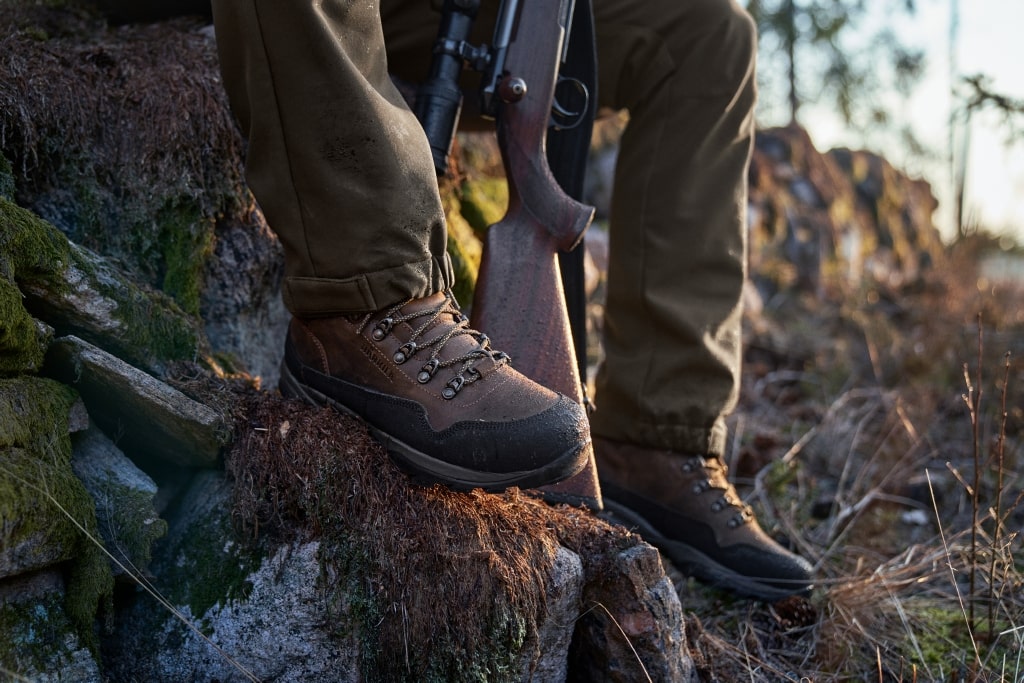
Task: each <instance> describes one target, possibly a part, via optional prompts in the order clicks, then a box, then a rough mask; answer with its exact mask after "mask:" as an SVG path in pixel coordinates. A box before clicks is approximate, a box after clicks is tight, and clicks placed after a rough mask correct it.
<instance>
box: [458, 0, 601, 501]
mask: <svg viewBox="0 0 1024 683" xmlns="http://www.w3.org/2000/svg"><path fill="white" fill-rule="evenodd" d="M548 2H549V0H546V1H545V3H544V4H545V7H544V9H545V10H548V11H537V10H538V9H539V8H537V9H534V8H532V7H530V5H531V3H529V2H526V1H525V0H523V1H522V2H520V3H519V4H518V7H517V9H518V16H517V17H515V23H514V35H513V39H512V42H511V43H510V45H509V48H508V51H507V53H506V55H505V63H504V75H503V77H502V81H501V83H500V85H499V94H500V96H501V98H502V102H501V104H500V105H499V109H498V112H497V130H498V143H499V146H500V148H501V151H502V159H503V162H504V166H505V174H506V178H507V181H508V185H509V206H508V211H507V213H506V215H505V217H504V218H503V219H502V220H501V221H500V222H498V223H496V224H495V225H492V226H491V227H490V228H488V230H487V237H486V241H485V244H484V252H483V258H482V260H481V264H480V273H479V277H478V279H477V285H476V291H475V295H474V298H473V307H472V317H473V326H474V327H476V328H477V329H480V330H483V331H485V332H486V333H487V334H488V335H489V336H490V337H491V338H492V339H494V342H495V346H496V348H499V349H502V350H504V351H506V352H507V353H508V354H509V355H510V356H511V357H512V364H513V366H514V367H515V368H516V369H517V370H519V371H520V372H522V373H523V374H524V375H526V376H527V377H530V378H531V379H533V380H534V381H536V382H539V383H540V384H543V385H544V386H546V387H548V388H549V389H552V390H554V391H558V392H560V393H562V394H565V395H566V396H569V397H570V398H573V399H574V400H576V401H577V402H578V403H583V391H582V386H581V379H580V373H579V370H578V366H577V363H576V355H575V349H574V345H573V339H572V331H571V329H570V325H569V319H568V315H567V313H566V303H565V296H564V293H563V289H562V278H561V274H560V271H559V262H558V252H559V251H568V250H569V249H572V248H573V247H575V246H576V245H577V244H578V243H579V242H580V240H581V239H582V237H583V233H584V231H585V230H586V228H587V226H589V225H590V222H591V220H592V219H593V215H594V209H593V207H590V206H586V205H584V204H581V203H580V202H578V201H576V200H575V199H572V198H571V197H569V196H568V195H567V194H566V193H565V192H564V191H563V190H562V188H561V187H560V186H559V184H558V182H557V181H556V180H555V178H554V176H553V174H552V172H551V169H550V168H549V166H548V160H547V154H546V152H545V147H546V138H547V132H548V127H549V122H550V119H551V111H552V104H553V101H554V94H555V85H556V83H557V78H558V70H559V67H560V64H561V57H562V53H563V41H564V39H565V35H566V29H567V28H568V27H567V26H565V25H564V23H565V20H567V19H568V18H569V17H570V16H571V11H570V10H571V6H572V3H571V1H570V0H562V2H561V3H560V6H561V11H560V12H559V13H558V15H557V16H558V17H559V18H560V19H561V20H560V21H555V20H554V17H552V13H551V12H550V11H549V9H548V8H549V7H550V5H549V4H548ZM523 86H525V90H524V87H523ZM588 448H589V446H588ZM541 492H542V493H543V495H544V496H545V497H546V498H548V499H549V500H552V501H554V502H569V503H575V504H585V505H588V506H589V507H591V508H595V509H600V507H601V494H600V487H599V485H598V482H597V470H596V466H595V464H594V459H593V452H592V451H591V455H590V464H589V467H588V468H587V469H586V470H584V471H583V472H581V473H580V474H578V475H576V476H575V477H572V478H571V479H569V480H567V481H565V482H561V483H560V484H555V485H553V486H548V487H543V488H542V489H541Z"/></svg>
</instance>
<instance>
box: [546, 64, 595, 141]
mask: <svg viewBox="0 0 1024 683" xmlns="http://www.w3.org/2000/svg"><path fill="white" fill-rule="evenodd" d="M563 83H568V84H569V85H570V86H571V87H572V88H573V89H574V90H575V95H576V96H577V97H582V99H583V102H582V104H581V106H580V107H579V109H576V110H572V109H568V108H566V107H565V106H564V105H563V104H562V103H561V102H559V101H558V87H559V86H560V85H562V84H563ZM563 92H564V88H563ZM589 105H590V90H589V89H588V88H587V84H586V83H584V82H583V81H581V80H580V79H578V78H566V77H564V76H559V77H558V81H557V82H556V83H555V97H554V99H553V100H552V101H551V126H552V127H553V128H554V129H555V130H572V129H573V128H576V127H577V126H579V125H580V124H581V123H583V121H584V120H585V119H586V117H587V111H588V110H589V108H590V107H589Z"/></svg>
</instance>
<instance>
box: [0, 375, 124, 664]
mask: <svg viewBox="0 0 1024 683" xmlns="http://www.w3.org/2000/svg"><path fill="white" fill-rule="evenodd" d="M76 399H77V396H76V394H75V392H74V391H73V390H71V389H69V388H68V387H66V386H64V385H62V384H59V383H58V382H55V381H53V380H49V379H44V378H39V377H30V376H24V377H17V378H9V379H0V534H2V536H0V548H3V549H4V552H3V554H2V555H0V575H2V576H8V575H15V574H21V573H24V572H26V571H30V570H33V569H40V568H43V567H47V566H51V565H53V564H56V563H58V562H64V561H67V563H68V564H67V577H68V578H67V595H68V600H67V605H66V607H67V611H68V615H69V617H70V618H71V619H72V621H73V622H74V623H75V625H76V626H77V628H78V631H79V634H80V635H81V636H82V638H83V640H84V641H85V642H87V643H90V644H92V643H93V642H94V640H93V634H92V624H93V619H94V617H95V616H96V614H97V610H98V608H99V607H100V605H101V604H103V603H105V602H106V600H107V599H108V598H109V596H110V593H111V591H112V588H113V578H112V576H111V573H110V568H109V567H108V566H107V561H106V556H105V555H104V554H103V551H102V548H101V542H100V541H99V534H98V533H97V527H96V514H95V509H94V505H93V499H92V498H91V497H90V496H89V494H88V492H87V491H86V490H85V487H84V486H83V485H82V483H81V481H79V480H78V478H77V477H75V475H74V473H73V472H72V470H71V438H70V435H69V433H68V413H69V411H70V409H71V406H72V405H73V403H74V402H75V400H76ZM2 640H3V638H2V637H0V641H2Z"/></svg>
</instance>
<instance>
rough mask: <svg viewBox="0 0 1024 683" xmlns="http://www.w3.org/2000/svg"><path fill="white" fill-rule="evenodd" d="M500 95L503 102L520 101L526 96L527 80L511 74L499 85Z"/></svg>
mask: <svg viewBox="0 0 1024 683" xmlns="http://www.w3.org/2000/svg"><path fill="white" fill-rule="evenodd" d="M498 96H499V97H500V98H501V99H502V101H503V102H508V103H510V104H511V103H512V102H518V101H519V100H521V99H523V98H524V97H525V96H526V81H524V80H523V79H521V78H519V77H518V76H509V77H507V78H503V79H502V80H501V84H500V85H498Z"/></svg>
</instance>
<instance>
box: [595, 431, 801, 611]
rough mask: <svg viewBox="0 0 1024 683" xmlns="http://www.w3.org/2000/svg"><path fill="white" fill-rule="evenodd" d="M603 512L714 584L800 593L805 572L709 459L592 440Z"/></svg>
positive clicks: (761, 594)
mask: <svg viewBox="0 0 1024 683" xmlns="http://www.w3.org/2000/svg"><path fill="white" fill-rule="evenodd" d="M594 456H595V457H596V458H597V471H598V474H599V476H600V480H601V492H602V494H603V495H604V505H605V510H607V511H608V513H609V514H608V516H609V517H611V518H612V519H613V520H614V521H616V522H617V523H619V524H622V525H623V526H627V527H630V528H632V529H633V530H635V531H636V532H637V533H639V534H640V535H641V536H643V537H644V539H645V540H647V541H648V542H649V543H651V544H652V545H655V546H657V547H658V548H660V549H661V551H662V552H664V553H665V555H667V556H668V558H669V559H670V560H672V562H673V563H674V564H675V565H676V566H677V567H678V568H679V569H680V571H682V572H684V573H686V574H689V575H691V576H693V577H695V578H697V579H700V580H701V581H704V582H706V583H709V584H711V585H713V586H716V587H718V588H723V589H725V590H729V591H732V592H734V593H738V594H740V595H746V596H750V597H754V598H758V599H761V600H768V601H776V600H781V599H782V598H785V597H788V596H790V595H798V594H804V595H806V594H808V593H809V592H810V590H811V586H812V581H813V578H812V569H811V566H810V564H808V563H807V561H806V560H804V559H803V558H801V557H799V556H797V555H794V554H793V553H791V552H789V551H788V550H786V549H784V548H783V547H782V546H780V545H779V544H778V543H776V542H775V541H774V540H772V539H771V538H770V537H769V536H768V534H766V533H765V532H764V531H763V530H762V529H761V527H760V525H759V524H758V523H757V520H756V519H755V518H754V515H753V512H751V510H750V508H749V507H747V506H746V505H744V504H743V503H742V502H741V501H740V498H739V496H738V495H737V493H736V490H735V489H734V488H733V486H732V484H730V483H729V481H728V479H727V478H726V467H725V465H724V464H723V463H722V462H721V461H720V460H719V459H718V458H713V457H701V456H696V455H682V454H679V453H673V452H671V451H665V450H656V449H648V448H641V447H639V446H634V445H632V444H626V443H618V442H614V441H608V440H607V439H602V438H600V437H595V439H594Z"/></svg>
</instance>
